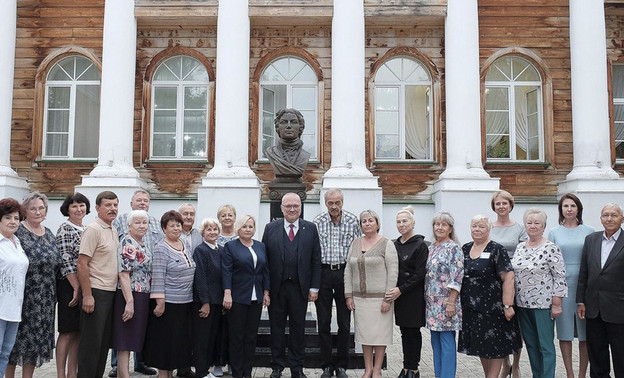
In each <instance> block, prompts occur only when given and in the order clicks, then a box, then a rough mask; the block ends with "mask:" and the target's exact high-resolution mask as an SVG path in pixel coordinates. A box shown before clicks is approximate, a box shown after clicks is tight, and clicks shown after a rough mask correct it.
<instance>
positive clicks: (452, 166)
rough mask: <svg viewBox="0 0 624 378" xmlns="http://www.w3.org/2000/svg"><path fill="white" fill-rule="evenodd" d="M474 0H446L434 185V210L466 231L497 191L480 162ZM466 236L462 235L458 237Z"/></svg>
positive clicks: (463, 231) (477, 53) (478, 76)
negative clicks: (438, 166) (442, 162)
mask: <svg viewBox="0 0 624 378" xmlns="http://www.w3.org/2000/svg"><path fill="white" fill-rule="evenodd" d="M477 9H478V6H477V0H448V4H447V13H446V24H445V43H444V45H445V49H444V53H445V56H444V64H445V78H446V79H445V80H446V82H445V86H446V169H445V170H444V172H442V174H441V175H440V178H439V180H437V181H436V182H435V183H434V185H433V200H434V202H435V209H436V211H450V212H451V213H452V214H453V215H454V216H455V221H456V225H455V229H456V230H458V232H460V233H462V234H465V232H466V231H467V230H468V229H469V222H470V219H471V218H472V216H474V215H475V214H479V213H482V212H483V209H484V208H487V206H488V205H487V204H488V203H489V200H490V196H491V195H492V193H493V192H495V191H496V190H498V187H499V179H497V178H490V176H489V175H488V173H487V172H486V171H485V170H484V169H483V164H482V162H481V102H480V98H481V93H480V92H481V86H480V75H479V18H478V13H477ZM462 240H464V239H462Z"/></svg>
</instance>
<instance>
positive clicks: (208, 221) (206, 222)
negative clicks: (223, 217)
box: [199, 218, 221, 236]
mask: <svg viewBox="0 0 624 378" xmlns="http://www.w3.org/2000/svg"><path fill="white" fill-rule="evenodd" d="M208 226H216V227H217V229H218V230H219V233H221V223H219V221H218V220H216V219H214V218H204V220H202V221H201V223H200V224H199V232H200V233H201V234H202V236H203V235H204V230H205V229H206V227H208Z"/></svg>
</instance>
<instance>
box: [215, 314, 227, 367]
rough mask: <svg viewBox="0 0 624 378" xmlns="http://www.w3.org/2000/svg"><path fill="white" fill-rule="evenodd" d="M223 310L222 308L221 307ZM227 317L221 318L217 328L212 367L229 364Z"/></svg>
mask: <svg viewBox="0 0 624 378" xmlns="http://www.w3.org/2000/svg"><path fill="white" fill-rule="evenodd" d="M221 308H223V306H221ZM228 329H229V327H228V321H227V316H221V321H220V322H219V326H218V327H217V346H216V348H215V350H214V357H213V361H214V362H213V365H215V366H225V365H227V364H229V363H230V357H229V353H230V342H229V332H228Z"/></svg>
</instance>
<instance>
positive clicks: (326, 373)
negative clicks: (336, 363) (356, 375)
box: [321, 366, 334, 378]
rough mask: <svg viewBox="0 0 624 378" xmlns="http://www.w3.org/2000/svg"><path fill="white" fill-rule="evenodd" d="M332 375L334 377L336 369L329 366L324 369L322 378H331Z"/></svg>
mask: <svg viewBox="0 0 624 378" xmlns="http://www.w3.org/2000/svg"><path fill="white" fill-rule="evenodd" d="M332 375H334V369H332V367H331V366H327V367H326V368H325V369H323V374H321V378H330V377H331V376H332Z"/></svg>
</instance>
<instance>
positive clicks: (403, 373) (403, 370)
mask: <svg viewBox="0 0 624 378" xmlns="http://www.w3.org/2000/svg"><path fill="white" fill-rule="evenodd" d="M397 378H405V369H401V374H399V375H398V376H397Z"/></svg>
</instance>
